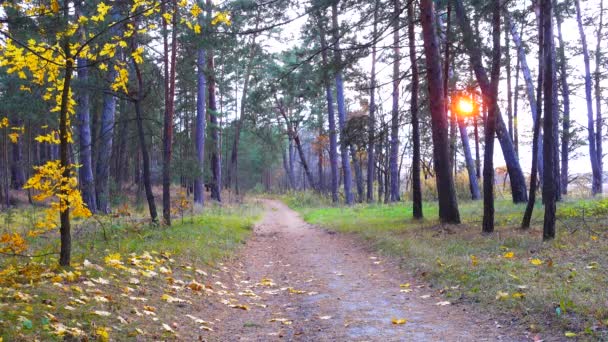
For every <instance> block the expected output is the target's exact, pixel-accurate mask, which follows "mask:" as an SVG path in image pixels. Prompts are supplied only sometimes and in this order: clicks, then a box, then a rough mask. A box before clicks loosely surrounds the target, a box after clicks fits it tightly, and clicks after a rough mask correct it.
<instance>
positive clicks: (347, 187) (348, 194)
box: [331, 1, 353, 205]
mask: <svg viewBox="0 0 608 342" xmlns="http://www.w3.org/2000/svg"><path fill="white" fill-rule="evenodd" d="M331 22H332V31H333V38H334V47H333V48H334V64H335V67H336V68H337V69H336V75H335V78H336V100H337V103H338V126H339V128H340V155H341V158H342V172H343V174H344V198H345V199H346V204H348V205H351V204H353V193H352V190H351V188H352V183H353V181H352V173H351V170H350V158H349V156H348V146H347V144H346V132H345V128H346V108H345V105H344V84H343V81H342V52H341V51H340V27H339V24H338V1H336V2H334V3H333V4H332V6H331Z"/></svg>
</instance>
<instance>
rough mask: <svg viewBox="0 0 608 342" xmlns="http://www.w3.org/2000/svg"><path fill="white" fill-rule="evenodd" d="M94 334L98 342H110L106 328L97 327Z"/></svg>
mask: <svg viewBox="0 0 608 342" xmlns="http://www.w3.org/2000/svg"><path fill="white" fill-rule="evenodd" d="M95 334H96V335H97V340H98V341H99V342H108V341H110V333H109V332H108V329H107V328H104V327H99V328H97V330H96V331H95Z"/></svg>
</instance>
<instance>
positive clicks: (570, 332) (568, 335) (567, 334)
mask: <svg viewBox="0 0 608 342" xmlns="http://www.w3.org/2000/svg"><path fill="white" fill-rule="evenodd" d="M564 336H566V337H576V336H577V335H576V333H573V332H572V331H566V332H565V333H564Z"/></svg>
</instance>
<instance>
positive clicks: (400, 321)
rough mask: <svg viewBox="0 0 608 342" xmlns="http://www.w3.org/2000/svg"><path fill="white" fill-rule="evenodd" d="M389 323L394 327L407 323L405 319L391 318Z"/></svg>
mask: <svg viewBox="0 0 608 342" xmlns="http://www.w3.org/2000/svg"><path fill="white" fill-rule="evenodd" d="M391 323H393V324H395V325H401V324H405V323H407V319H405V318H394V317H393V318H392V319H391Z"/></svg>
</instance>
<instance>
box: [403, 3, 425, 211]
mask: <svg viewBox="0 0 608 342" xmlns="http://www.w3.org/2000/svg"><path fill="white" fill-rule="evenodd" d="M407 17H408V25H407V32H408V40H409V50H410V65H411V66H410V68H411V71H412V80H411V84H410V87H411V93H412V94H411V98H410V114H411V116H412V213H413V214H412V215H413V216H414V218H415V219H421V218H422V217H423V213H422V185H421V182H420V124H419V122H418V85H419V79H418V61H417V58H416V34H415V27H414V22H415V18H414V17H415V14H414V4H413V1H408V4H407Z"/></svg>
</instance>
